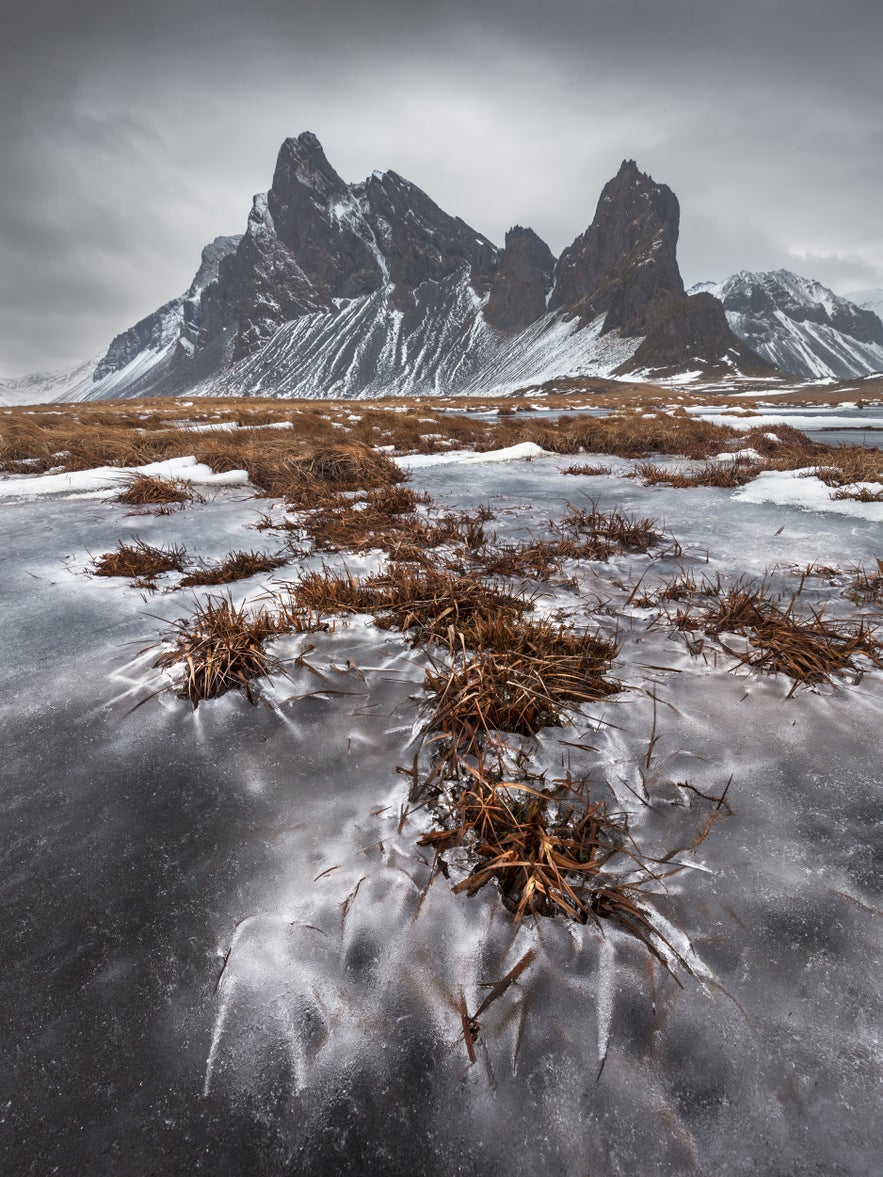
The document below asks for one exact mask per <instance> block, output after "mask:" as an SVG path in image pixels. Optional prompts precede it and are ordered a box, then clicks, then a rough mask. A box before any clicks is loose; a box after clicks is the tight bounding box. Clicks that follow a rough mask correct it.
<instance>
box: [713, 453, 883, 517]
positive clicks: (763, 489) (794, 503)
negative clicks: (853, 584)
mask: <svg viewBox="0 0 883 1177" xmlns="http://www.w3.org/2000/svg"><path fill="white" fill-rule="evenodd" d="M815 471H816V467H815V466H809V467H807V468H806V469H804V470H766V471H764V472H763V473H761V474H758V476H757V478H755V479H754V480H753V481H752V482H749V483H747V484H746V485H745V486H743V487H741V488H740V489H739V490H737V491H735V492H734V494H733V497H734V499H739V500H741V501H742V502H743V503H778V504H779V505H780V506H789V507H797V508H798V509H799V510H801V511H815V512H818V511H824V512H826V513H827V514H834V515H845V516H848V517H850V518H853V519H867V520H869V521H871V522H872V523H883V503H862V502H857V501H855V500H854V499H834V498H832V497H831V496H832V493H833V492H832V490H831V488H830V487H829V486H827V485H826V484H825V483H824V482H822V481H820V479H818V478H816V477H814V475H815ZM863 488H864V489H866V490H869V491H871V492H872V493H875V494H876V493H879V492H880V491H883V486H881V484H880V483H878V482H857V483H851V484H850V486H849V489H850V491H861V490H862V489H863Z"/></svg>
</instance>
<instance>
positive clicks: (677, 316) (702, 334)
mask: <svg viewBox="0 0 883 1177" xmlns="http://www.w3.org/2000/svg"><path fill="white" fill-rule="evenodd" d="M685 367H686V368H687V369H690V368H691V367H692V369H693V370H698V371H700V372H701V373H702V374H703V375H704V376H715V375H727V374H731V373H733V372H734V371H735V372H740V373H743V374H744V375H747V376H770V375H773V374H774V373H775V368H774V367H773V365H772V364H768V363H767V362H766V361H765V360H762V359H761V358H760V356H758V355H756V354H755V353H754V352H753V351H752V350H751V349H750V348H749V347H747V346H746V345H745V344H744V343H742V341H741V340H739V339H737V338H736V337H735V335H733V332H732V331H731V330H730V327H729V324H728V323H727V317H726V314H725V313H724V308H723V306H722V305H721V303H720V302H719V301H718V300H717V299H716V298H713V297H712V296H711V295H710V294H693V295H689V296H686V295H685V296H684V297H682V298H676V299H672V300H671V301H670V302H668V303H666V304H663V305H662V306H661V307H660V309H659V310H658V312H657V315H656V317H655V319H654V320H653V322H652V323H651V324H650V325H649V328H648V331H647V334H646V336H645V337H644V340H643V341H642V343H641V344H640V346H639V347H638V350H637V351H636V352H635V354H634V355H633V356H632V358H631V360H629V361H628V363H626V364H623V365H622V366H621V368H620V369H619V371H620V373H622V374H625V373H627V372H636V371H649V372H652V373H654V374H655V375H658V376H666V375H670V374H674V373H676V372H681V371H683V370H684V369H685Z"/></svg>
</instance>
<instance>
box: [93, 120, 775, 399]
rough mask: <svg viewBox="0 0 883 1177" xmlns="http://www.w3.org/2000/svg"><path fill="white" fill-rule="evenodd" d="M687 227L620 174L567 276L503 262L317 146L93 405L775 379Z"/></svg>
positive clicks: (263, 200) (565, 257) (414, 201)
mask: <svg viewBox="0 0 883 1177" xmlns="http://www.w3.org/2000/svg"><path fill="white" fill-rule="evenodd" d="M679 217H680V210H679V206H678V201H677V197H676V196H675V195H674V193H673V192H672V191H671V189H670V188H668V187H666V186H665V185H664V184H657V183H656V182H655V181H653V180H652V178H651V177H650V176H648V175H646V174H644V173H642V172H641V171H640V170H639V169H638V167H637V165H636V164H635V162H634V161H632V160H626V161H624V162H623V164H622V166H621V167H620V169H619V171H618V173H617V175H616V176H615V177H614V178H613V179H612V180H610V181H609V183H608V184H607V185H605V187H604V190H603V191H602V193H601V197H600V199H599V201H598V206H597V209H596V212H595V216H594V219H593V221H592V223H591V224H590V225H589V227H588V228H587V229H586V230H585V232H584V233H582V234H580V235H579V236H578V237H577V238H576V239H575V240H574V242H573V243H572V244H571V245H570V246H568V247H567V248H566V249H565V250H564V251H563V253H562V255H561V257H560V258H559V259H557V261H556V259H555V257H554V256H553V254H552V252H551V250H550V249H549V247H548V245H546V243H545V242H543V241H542V240H541V239H540V238H539V237H538V236H537V234H536V233H535V232H534V231H533V230H531V229H529V228H525V227H522V226H515V227H514V228H513V229H511V230H510V231H509V232H508V233H507V234H506V240H505V244H504V246H503V248H498V247H497V246H495V245H494V244H493V243H492V242H491V241H490V240H488V238H486V237H484V236H483V235H482V234H480V233H478V232H476V231H475V230H474V229H472V228H471V227H470V226H469V225H467V224H466V223H465V222H464V221H463V220H461V219H460V218H458V217H453V216H450V215H449V214H448V213H446V212H444V210H442V209H441V208H439V206H438V205H436V204H435V203H434V202H433V201H432V200H431V198H430V197H429V196H427V195H426V193H424V192H422V191H421V190H420V189H419V188H418V187H416V185H414V184H412V183H410V182H409V181H408V180H406V179H404V178H403V177H402V176H399V175H398V174H397V173H395V172H392V171H386V172H374V173H373V174H372V175H371V176H369V177H368V178H367V179H366V180H364V181H361V182H359V183H356V184H348V183H347V182H345V181H344V180H343V179H342V178H341V177H340V176H339V175H338V173H337V172H336V171H335V170H334V168H333V167H332V165H331V164H330V163H329V161H328V160H327V158H326V156H325V153H324V151H323V149H322V146H321V144H320V143H319V141H318V139H317V138H316V137H315V135H313V134H311V133H310V132H305V133H303V134H301V135H299V136H297V138H292V139H286V140H285V142H284V143H283V145H282V147H281V149H280V152H279V155H278V159H277V162H276V168H275V171H274V175H273V182H272V184H271V186H270V189H269V191H268V192H267V193H266V194H261V195H258V196H256V197H255V198H254V202H253V206H252V209H251V212H250V214H249V217H248V222H247V225H246V230H245V232H244V233H243V234H242V236H241V237H226V238H217V239H216V240H215V241H214V242H213V243H212V244H211V245H210V246H207V247H206V250H205V251H204V252H203V260H202V265H201V266H200V270H199V272H198V274H197V276H196V278H195V279H194V282H193V283H192V285H191V287H190V288H189V290H188V291H187V292H185V294H184V295H181V296H179V297H178V298H175V299H172V300H171V301H170V302H168V303H166V304H165V305H164V306H162V307H160V308H159V309H158V310H157V311H155V312H153V314H151V315H149V316H147V317H146V318H145V319H143V320H141V322H139V323H137V324H136V325H135V326H134V327H132V328H130V329H129V330H128V331H125V332H123V333H122V334H121V335H119V336H118V337H117V338H116V339H115V340H114V341H113V343H112V344H111V346H110V348H109V349H108V352H107V354H106V355H105V356H104V357H103V358H102V359H101V361H100V362H99V364H98V365H97V367H96V369H95V373H94V379H93V381H92V384H91V386H90V387H89V388H88V389H87V390H86V391H85V392H84V394H83V395H85V396H87V397H89V398H90V399H91V398H102V397H111V396H133V395H135V396H136V395H146V394H180V393H188V394H210V393H221V394H224V393H252V392H253V393H261V394H263V395H282V396H333V395H336V396H366V395H367V396H371V395H382V394H384V393H386V394H397V393H401V394H405V393H407V394H418V395H419V394H421V393H432V392H450V393H469V392H489V391H493V390H498V391H501V390H505V389H507V388H516V387H519V386H521V385H523V384H525V383H529V382H530V383H539V382H542V381H543V380H548V379H552V378H556V377H561V376H564V377H568V376H582V375H587V376H589V375H620V374H621V375H626V374H638V373H640V374H641V375H643V376H647V377H652V376H653V375H659V376H662V375H674V374H680V373H683V372H685V371H689V372H695V373H697V374H701V375H704V376H714V375H716V374H720V375H723V374H726V375H732V374H734V373H739V372H742V373H746V374H752V375H756V374H769V373H770V371H771V369H770V367H769V365H768V364H767V363H766V362H765V361H763V360H762V359H761V358H760V357H758V356H757V355H756V354H754V353H753V352H752V351H751V350H750V349H749V348H748V347H746V346H745V344H744V343H743V342H742V341H740V340H739V339H738V338H737V337H736V336H735V335H733V334H732V333H731V331H730V329H729V327H728V325H727V321H726V318H725V316H724V311H723V308H722V307H721V305H720V304H719V303H718V302H716V301H715V300H714V299H713V298H711V297H709V296H708V295H707V294H703V295H701V296H700V297H698V298H696V297H691V296H689V295H687V294H686V292H685V290H684V285H683V281H682V279H681V275H680V271H679V269H678V264H677V256H676V247H677V240H678V232H679Z"/></svg>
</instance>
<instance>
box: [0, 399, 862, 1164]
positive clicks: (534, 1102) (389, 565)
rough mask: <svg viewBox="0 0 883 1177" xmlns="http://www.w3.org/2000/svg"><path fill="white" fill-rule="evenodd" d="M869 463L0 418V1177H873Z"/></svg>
mask: <svg viewBox="0 0 883 1177" xmlns="http://www.w3.org/2000/svg"><path fill="white" fill-rule="evenodd" d="M881 438H883V382H881V381H875V380H872V379H869V380H864V381H860V382H855V381H853V382H852V383H851V384H844V385H834V384H814V385H805V386H793V387H792V388H790V389H787V390H784V391H783V389H782V388H781V387H779V386H776V387H775V389H773V388H764V387H763V386H761V385H759V384H755V385H753V386H752V385H749V384H746V385H745V386H744V387H743V388H742V389H741V390H737V391H735V392H734V391H730V392H729V393H727V394H726V395H721V394H720V393H719V392H715V391H714V389H713V388H705V389H699V390H695V389H694V390H688V389H687V388H685V387H677V386H675V387H668V388H662V387H657V386H652V385H646V384H640V383H635V384H632V385H629V384H623V383H616V382H613V381H601V380H598V381H585V380H583V381H579V382H577V381H572V382H558V383H557V384H553V385H548V386H543V387H538V388H534V389H529V390H527V391H525V392H524V393H523V394H522V395H519V396H515V397H486V398H470V399H469V400H468V401H464V400H461V399H457V398H453V397H428V398H420V399H412V398H407V399H405V398H396V399H392V398H391V399H385V400H346V401H315V400H311V401H292V400H269V399H268V400H259V399H256V398H219V399H194V400H191V401H181V400H173V399H165V400H160V399H146V400H128V401H114V402H94V403H80V404H53V405H44V406H29V407H18V408H0V502H2V507H0V525H2V529H3V543H4V548H3V551H4V559H3V561H2V564H0V585H2V600H3V619H4V639H3V651H4V658H3V661H2V666H0V676H2V683H3V689H2V693H0V699H2V702H0V722H2V730H3V746H4V752H5V755H4V767H5V769H6V771H5V772H4V774H3V775H4V784H3V810H4V827H5V832H6V837H5V838H4V844H3V850H2V853H3V864H4V870H3V873H2V911H3V933H4V944H5V947H6V953H5V967H4V969H3V973H2V977H0V1000H2V1004H3V1008H4V1011H5V1014H6V1018H7V1023H8V1026H9V1031H8V1041H9V1043H10V1049H9V1050H8V1051H7V1052H6V1054H5V1057H4V1059H3V1061H2V1063H0V1074H2V1075H3V1077H4V1079H5V1080H6V1082H5V1083H4V1088H5V1089H6V1091H7V1092H8V1095H7V1096H6V1097H5V1099H4V1106H3V1110H2V1113H0V1119H2V1132H0V1164H2V1168H3V1171H4V1172H9V1173H15V1174H17V1173H39V1174H42V1173H50V1172H55V1171H58V1172H72V1173H89V1174H93V1173H96V1174H97V1173H108V1174H109V1173H115V1174H116V1173H120V1172H133V1173H145V1174H146V1173H164V1174H165V1173H195V1172H206V1173H212V1174H225V1173H231V1174H232V1173H242V1172H249V1173H253V1174H267V1175H270V1174H273V1175H276V1174H279V1173H354V1174H355V1173H358V1174H362V1175H364V1174H385V1175H386V1174H403V1175H404V1174H415V1173H420V1174H433V1175H434V1174H438V1175H439V1177H441V1175H447V1174H452V1173H461V1174H479V1173H480V1174H483V1175H485V1177H488V1175H500V1177H510V1175H514V1174H520V1173H540V1172H548V1173H555V1174H564V1175H567V1177H570V1175H573V1177H585V1175H586V1174H591V1175H592V1177H599V1175H602V1177H605V1175H608V1174H609V1175H616V1177H619V1175H623V1177H624V1175H626V1174H633V1173H635V1172H638V1173H641V1174H646V1175H648V1177H650V1175H656V1174H658V1175H660V1177H662V1175H665V1177H682V1175H684V1174H702V1175H705V1174H710V1173H714V1174H721V1175H724V1177H730V1175H737V1174H740V1175H741V1174H749V1173H750V1174H753V1175H758V1174H769V1175H770V1177H786V1175H788V1177H797V1175H798V1174H799V1175H800V1177H805V1175H808V1174H819V1175H822V1174H824V1175H825V1177H832V1175H842V1177H860V1175H865V1174H869V1173H871V1172H872V1171H873V1170H874V1166H875V1164H876V1162H875V1161H874V1159H873V1158H874V1157H879V1155H880V1154H881V1151H883V1139H881V1131H880V1122H879V1117H878V1115H877V1114H876V1104H877V1092H878V1083H879V1066H880V1054H879V1036H878V1033H877V1027H878V1025H879V1017H880V1002H879V996H880V995H879V982H878V977H879V973H880V922H879V920H880V893H879V891H880V888H879V881H880V837H879V831H880V824H879V794H880V786H881V772H880V731H881V720H883V637H881V634H880V630H879V623H880V620H881V608H883V544H881V534H883V529H881V524H883V449H881V448H880V439H881Z"/></svg>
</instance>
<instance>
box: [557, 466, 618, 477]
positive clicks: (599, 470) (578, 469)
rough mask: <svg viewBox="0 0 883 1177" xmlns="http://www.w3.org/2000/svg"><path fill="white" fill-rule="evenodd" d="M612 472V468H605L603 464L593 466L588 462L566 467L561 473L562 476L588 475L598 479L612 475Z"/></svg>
mask: <svg viewBox="0 0 883 1177" xmlns="http://www.w3.org/2000/svg"><path fill="white" fill-rule="evenodd" d="M612 470H613V467H612V466H605V465H604V464H603V463H597V464H592V463H588V462H586V463H583V464H582V465H579V464H578V463H575V464H573V465H571V466H566V467H565V468H564V469H563V470H562V471H561V473H562V474H586V475H588V476H590V477H593V478H598V477H600V476H601V475H602V474H610V473H612Z"/></svg>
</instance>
